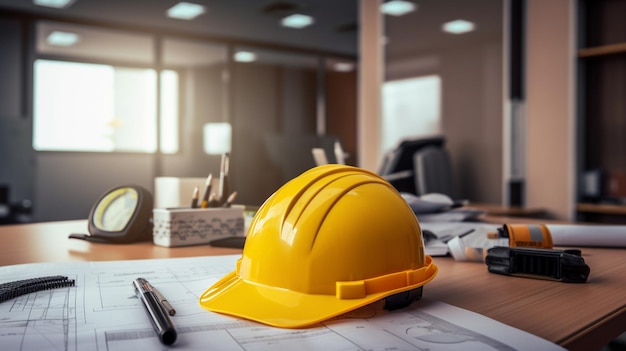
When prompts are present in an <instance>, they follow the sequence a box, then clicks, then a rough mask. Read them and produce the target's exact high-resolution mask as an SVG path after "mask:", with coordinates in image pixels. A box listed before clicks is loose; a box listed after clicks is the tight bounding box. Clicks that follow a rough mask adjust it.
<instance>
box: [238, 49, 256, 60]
mask: <svg viewBox="0 0 626 351" xmlns="http://www.w3.org/2000/svg"><path fill="white" fill-rule="evenodd" d="M235 61H237V62H253V61H256V54H255V53H254V52H249V51H238V52H236V53H235Z"/></svg>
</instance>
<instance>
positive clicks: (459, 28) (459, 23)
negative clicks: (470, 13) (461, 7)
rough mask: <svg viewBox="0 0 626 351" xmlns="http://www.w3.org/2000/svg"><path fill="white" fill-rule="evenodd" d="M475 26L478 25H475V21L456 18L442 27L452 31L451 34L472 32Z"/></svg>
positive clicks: (448, 31)
mask: <svg viewBox="0 0 626 351" xmlns="http://www.w3.org/2000/svg"><path fill="white" fill-rule="evenodd" d="M475 28H476V26H475V25H474V23H472V22H469V21H465V20H455V21H450V22H446V23H444V24H443V26H442V27H441V29H442V30H443V31H444V32H447V33H451V34H463V33H467V32H471V31H473V30H474V29H475Z"/></svg>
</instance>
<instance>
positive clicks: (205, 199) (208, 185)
mask: <svg viewBox="0 0 626 351" xmlns="http://www.w3.org/2000/svg"><path fill="white" fill-rule="evenodd" d="M212 181H213V174H211V173H209V176H208V177H207V178H206V183H205V184H204V196H202V208H207V206H208V205H209V195H211V182H212Z"/></svg>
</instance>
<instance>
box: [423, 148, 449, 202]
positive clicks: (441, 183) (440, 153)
mask: <svg viewBox="0 0 626 351" xmlns="http://www.w3.org/2000/svg"><path fill="white" fill-rule="evenodd" d="M413 160H414V161H413V163H414V165H415V188H416V190H417V194H418V195H423V194H429V193H440V194H445V195H448V196H449V197H450V198H454V196H455V194H454V186H453V181H452V166H451V163H450V156H449V155H448V151H447V150H446V149H445V148H443V147H440V146H432V145H431V146H426V147H424V148H422V149H420V150H418V151H417V152H415V154H414V155H413Z"/></svg>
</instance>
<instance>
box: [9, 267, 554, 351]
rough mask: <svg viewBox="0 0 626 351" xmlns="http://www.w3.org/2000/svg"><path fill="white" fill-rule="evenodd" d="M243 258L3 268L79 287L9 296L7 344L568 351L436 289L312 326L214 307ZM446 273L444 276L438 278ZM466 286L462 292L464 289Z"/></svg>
mask: <svg viewBox="0 0 626 351" xmlns="http://www.w3.org/2000/svg"><path fill="white" fill-rule="evenodd" d="M238 257H239V256H238V255H237V256H209V257H193V258H176V259H155V260H133V261H110V262H64V263H45V264H39V263H37V264H26V265H14V266H4V267H0V283H6V282H10V281H15V280H22V279H28V278H34V277H40V276H46V275H66V276H68V277H70V278H71V279H75V280H76V284H75V286H74V287H65V288H59V289H51V290H46V291H39V292H33V293H30V294H26V295H22V296H19V297H16V298H13V299H10V300H8V301H5V302H3V303H0V349H1V350H19V351H26V350H71V351H73V350H100V351H103V350H132V351H137V350H158V349H168V348H172V349H181V350H183V349H184V350H255V351H256V350H318V349H323V350H325V351H330V350H562V348H560V347H559V346H557V345H555V344H552V343H550V342H548V341H546V340H544V339H541V338H538V337H536V336H533V335H531V334H529V333H526V332H524V331H521V330H518V329H515V328H511V327H509V326H507V325H504V324H502V323H500V322H497V321H495V320H492V319H489V318H486V317H484V316H482V315H479V314H476V313H473V312H470V311H467V310H464V309H460V308H457V307H454V306H451V305H448V304H444V303H441V302H437V301H436V300H435V299H436V296H432V297H431V296H428V286H426V287H425V288H424V298H423V299H422V300H418V301H416V302H415V303H413V304H412V305H411V306H410V307H407V308H404V309H400V310H396V311H392V312H389V311H386V310H383V309H382V306H381V304H379V303H374V304H372V305H369V306H365V307H363V308H360V309H358V310H355V311H352V312H350V313H347V314H345V315H343V316H340V317H337V318H334V319H332V320H328V321H326V322H324V323H321V324H319V325H316V326H314V327H311V328H306V329H280V328H273V327H269V326H265V325H263V324H259V323H255V322H251V321H248V320H244V319H238V318H233V317H229V316H226V315H222V314H217V313H212V312H209V311H207V310H204V309H203V308H202V307H201V306H200V305H199V303H198V298H199V296H200V294H202V292H204V291H205V290H206V289H207V288H208V287H209V286H211V285H212V284H213V283H214V282H216V281H217V280H218V279H220V278H221V277H222V276H223V275H225V274H226V273H228V272H230V271H232V270H234V267H235V262H236V260H237V258H238ZM138 277H143V278H145V279H147V280H148V281H149V282H150V283H152V285H154V286H155V287H157V288H158V289H159V290H160V291H161V293H163V295H164V296H165V297H166V298H167V299H168V300H169V302H170V303H171V304H172V305H173V307H174V308H175V309H176V315H175V316H173V317H172V321H173V323H174V325H175V327H176V330H177V332H178V339H177V340H176V342H175V343H174V345H172V346H170V347H167V346H164V345H162V344H160V343H159V340H158V338H157V336H156V334H155V331H154V329H153V328H152V325H151V324H150V320H149V318H148V316H147V314H146V312H145V310H144V309H143V307H142V306H141V305H140V302H139V300H138V299H137V298H136V297H135V296H134V292H133V288H132V286H131V284H132V281H133V280H134V279H136V278H138ZM435 279H437V278H435ZM462 293H463V292H461V291H460V292H459V294H462Z"/></svg>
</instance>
